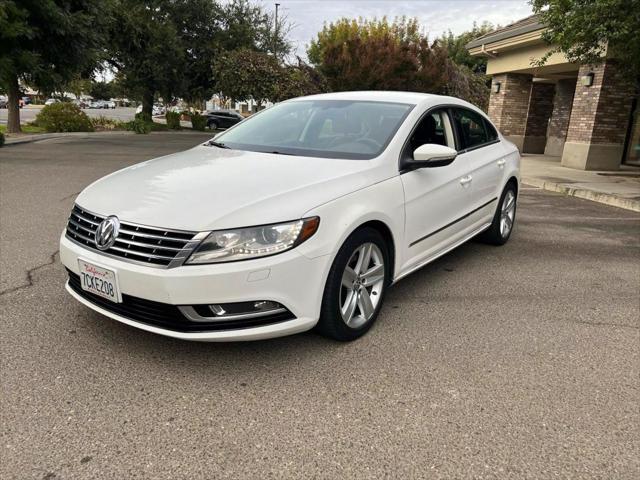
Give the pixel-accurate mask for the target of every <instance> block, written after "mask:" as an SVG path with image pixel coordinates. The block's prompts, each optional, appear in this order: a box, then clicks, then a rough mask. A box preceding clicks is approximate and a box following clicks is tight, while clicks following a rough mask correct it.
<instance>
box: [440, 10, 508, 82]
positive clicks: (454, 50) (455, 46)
mask: <svg viewBox="0 0 640 480" xmlns="http://www.w3.org/2000/svg"><path fill="white" fill-rule="evenodd" d="M496 28H500V27H499V26H498V27H494V26H493V25H492V24H491V23H489V22H483V23H482V24H480V26H478V25H477V24H476V23H475V22H474V23H473V28H472V29H471V30H468V31H466V32H463V33H461V34H460V35H454V34H453V32H452V31H451V30H449V31H448V32H447V33H446V34H443V35H442V37H440V38H439V39H438V42H439V43H440V45H441V46H442V47H443V48H445V49H446V50H447V53H448V55H449V58H450V59H451V60H453V61H454V63H456V64H458V65H464V66H466V67H468V68H469V69H470V70H471V71H473V72H474V73H485V72H486V71H487V58H486V57H484V56H475V57H473V56H471V54H470V53H469V49H468V48H467V44H468V43H469V42H471V41H472V40H475V39H476V38H478V37H481V36H482V35H485V34H487V33H489V32H492V31H493V30H495V29H496Z"/></svg>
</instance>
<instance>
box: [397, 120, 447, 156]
mask: <svg viewBox="0 0 640 480" xmlns="http://www.w3.org/2000/svg"><path fill="white" fill-rule="evenodd" d="M425 143H436V144H438V145H444V146H445V147H451V148H455V145H454V141H453V132H452V130H451V123H450V121H449V115H447V112H446V111H445V110H436V111H433V112H430V113H429V114H428V115H425V116H424V117H423V118H422V119H421V120H420V123H418V125H417V126H416V128H415V130H414V131H413V133H412V134H411V138H410V139H409V149H410V151H409V152H408V153H409V155H410V156H413V151H414V150H415V149H416V148H418V147H419V146H420V145H424V144H425Z"/></svg>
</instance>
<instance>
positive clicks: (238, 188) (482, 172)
mask: <svg viewBox="0 0 640 480" xmlns="http://www.w3.org/2000/svg"><path fill="white" fill-rule="evenodd" d="M519 164H520V155H519V153H518V150H517V149H516V147H515V146H514V145H513V144H512V143H510V142H508V141H506V140H505V139H504V138H503V137H502V136H501V135H500V134H499V133H498V132H497V130H496V128H495V127H494V126H493V125H492V123H491V121H489V119H488V118H487V117H486V116H485V114H484V113H483V112H482V111H480V110H479V109H477V108H476V107H474V106H472V105H471V104H469V103H467V102H464V101H462V100H459V99H457V98H452V97H442V96H437V95H428V94H419V93H403V92H343V93H335V94H325V95H317V96H311V97H303V98H297V99H292V100H289V101H286V102H282V103H280V104H277V105H275V106H273V107H271V108H269V109H267V110H264V111H262V112H260V113H259V114H257V115H254V116H252V117H250V118H249V119H247V120H245V121H244V122H241V123H239V124H238V125H236V126H234V127H233V128H231V129H229V130H227V131H226V132H224V133H222V134H220V135H218V136H216V137H215V139H214V140H211V141H209V142H207V143H205V144H202V145H199V146H197V147H195V148H193V149H191V150H188V151H186V152H182V153H176V154H173V155H168V156H165V157H161V158H158V159H155V160H150V161H146V162H143V163H141V164H138V165H134V166H132V167H129V168H125V169H124V170H120V171H118V172H116V173H113V174H111V175H109V176H107V177H105V178H103V179H101V180H98V181H97V182H95V183H93V184H92V185H90V186H89V187H87V188H86V189H85V190H84V191H83V192H82V193H81V194H80V195H79V196H78V198H77V199H76V204H75V206H74V208H73V211H72V212H71V216H70V218H69V222H68V225H67V227H66V229H65V231H64V232H63V234H62V236H61V239H60V258H61V261H62V263H63V264H64V266H65V267H66V269H67V271H68V275H69V280H68V282H67V290H68V291H69V293H70V294H71V295H72V296H73V297H75V298H76V299H77V300H78V301H80V302H82V303H83V304H85V305H86V306H88V307H89V308H92V309H93V310H95V311H97V312H100V313H102V314H104V315H106V316H108V317H111V318H113V319H115V320H118V321H120V322H123V323H126V324H128V325H131V326H134V327H138V328H140V329H143V330H147V331H150V332H155V333H159V334H163V335H167V336H171V337H176V338H181V339H186V340H206V341H225V340H255V339H262V338H269V337H276V336H281V335H289V334H293V333H296V332H302V331H305V330H309V329H311V328H313V327H317V330H318V331H320V332H321V333H323V334H325V335H327V336H329V337H332V338H335V339H338V340H353V339H355V338H358V337H360V336H361V335H363V334H364V333H365V332H367V331H368V330H369V329H370V328H371V326H372V325H373V323H374V322H375V320H376V318H377V317H378V314H379V312H380V309H381V307H382V304H383V301H384V297H385V294H386V291H387V289H388V288H389V287H390V286H391V285H392V284H393V283H395V282H397V281H398V280H400V279H401V278H403V277H405V276H407V275H409V274H410V273H411V272H414V271H415V270H417V269H419V268H420V267H422V266H424V265H426V264H427V263H429V262H431V261H433V260H435V259H436V258H438V257H439V256H441V255H443V254H445V253H446V252H448V251H450V250H451V249H453V248H455V247H457V246H458V245H460V244H462V243H464V242H466V241H467V240H469V239H471V238H473V237H476V236H480V238H481V239H483V240H484V241H486V242H488V243H491V244H494V245H502V244H504V243H505V242H506V241H507V240H508V239H509V236H510V234H511V232H512V230H513V225H514V220H515V214H516V198H517V196H518V187H519ZM478 281H479V282H482V281H484V280H483V279H478Z"/></svg>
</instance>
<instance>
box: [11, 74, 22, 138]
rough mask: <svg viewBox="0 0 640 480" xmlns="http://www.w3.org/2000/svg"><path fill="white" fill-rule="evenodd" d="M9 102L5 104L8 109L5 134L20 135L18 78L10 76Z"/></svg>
mask: <svg viewBox="0 0 640 480" xmlns="http://www.w3.org/2000/svg"><path fill="white" fill-rule="evenodd" d="M8 90H9V91H8V92H7V93H8V94H9V95H8V96H9V102H8V104H7V109H8V114H9V115H8V116H9V118H8V121H7V133H20V132H21V131H22V130H21V129H20V98H19V97H20V86H19V85H18V77H17V76H16V75H11V76H10V77H9V89H8Z"/></svg>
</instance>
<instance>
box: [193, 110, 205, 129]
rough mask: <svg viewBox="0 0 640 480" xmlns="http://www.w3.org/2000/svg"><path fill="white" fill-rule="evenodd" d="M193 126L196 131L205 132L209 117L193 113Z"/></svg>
mask: <svg viewBox="0 0 640 480" xmlns="http://www.w3.org/2000/svg"><path fill="white" fill-rule="evenodd" d="M191 126H192V127H193V129H194V130H200V131H201V132H204V130H205V128H207V117H205V116H204V115H200V114H199V113H193V114H192V115H191Z"/></svg>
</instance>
